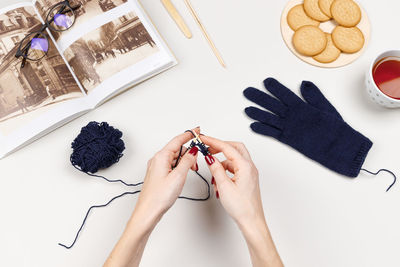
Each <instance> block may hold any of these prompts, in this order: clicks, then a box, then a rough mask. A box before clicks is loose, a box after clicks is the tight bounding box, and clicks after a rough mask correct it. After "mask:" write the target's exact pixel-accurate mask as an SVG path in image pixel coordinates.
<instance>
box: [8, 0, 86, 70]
mask: <svg viewBox="0 0 400 267" xmlns="http://www.w3.org/2000/svg"><path fill="white" fill-rule="evenodd" d="M80 7H81V6H80V5H78V6H74V7H72V6H71V4H70V2H69V0H64V1H62V2H60V3H58V4H55V5H54V6H53V7H52V8H51V9H50V11H49V12H48V14H47V16H46V20H45V24H43V25H42V27H41V28H40V29H39V30H38V31H35V32H32V33H30V34H28V35H27V36H25V38H24V39H22V41H21V42H20V44H19V47H18V50H17V52H16V54H15V57H16V58H20V57H22V58H23V59H22V63H21V68H23V67H24V66H25V64H26V61H27V60H29V61H39V60H41V59H42V58H44V57H45V56H46V55H47V53H48V51H49V39H48V37H47V35H46V34H44V32H45V30H46V29H47V28H49V29H50V30H52V31H56V32H63V31H66V30H68V29H70V28H71V27H72V25H74V23H75V18H76V16H75V10H77V9H78V8H80Z"/></svg>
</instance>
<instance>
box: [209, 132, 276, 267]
mask: <svg viewBox="0 0 400 267" xmlns="http://www.w3.org/2000/svg"><path fill="white" fill-rule="evenodd" d="M201 139H202V141H203V142H204V143H205V144H206V145H208V146H210V153H211V154H213V155H214V154H218V153H220V152H222V153H223V154H224V155H225V157H226V160H224V161H222V162H220V161H219V160H218V159H217V158H215V157H214V156H212V155H209V156H206V158H205V160H206V162H207V164H208V166H209V168H210V171H211V173H212V175H213V180H212V183H213V185H214V189H215V191H216V192H217V197H219V198H220V199H221V203H222V205H223V207H224V208H225V210H226V211H227V213H228V214H229V215H230V216H231V217H232V218H233V219H234V220H235V222H236V223H237V224H238V226H239V228H240V230H241V231H242V233H243V236H244V237H245V239H246V242H247V245H248V247H249V251H250V256H251V260H252V263H253V267H269V266H271V267H281V266H283V263H282V261H281V259H280V257H279V254H278V251H277V250H276V248H275V244H274V242H273V241H272V237H271V234H270V232H269V229H268V226H267V223H266V221H265V216H264V210H263V206H262V200H261V194H260V186H259V181H258V170H257V168H256V166H255V165H254V163H253V161H252V160H251V157H250V154H249V152H248V151H247V149H246V147H245V146H244V145H243V144H242V143H237V142H224V141H221V140H218V139H215V138H212V137H209V136H202V137H201ZM227 171H229V172H230V173H232V174H233V177H232V178H230V177H229V176H228V175H227V173H226V172H227Z"/></svg>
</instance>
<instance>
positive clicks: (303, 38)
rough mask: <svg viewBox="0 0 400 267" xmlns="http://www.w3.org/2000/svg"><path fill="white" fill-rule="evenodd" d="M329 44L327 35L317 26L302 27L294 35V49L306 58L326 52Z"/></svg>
mask: <svg viewBox="0 0 400 267" xmlns="http://www.w3.org/2000/svg"><path fill="white" fill-rule="evenodd" d="M327 42H328V40H327V39H326V35H325V33H324V32H323V31H322V30H321V29H320V28H318V27H316V26H311V25H306V26H303V27H300V28H299V29H298V30H297V31H296V32H295V33H294V35H293V45H294V48H295V49H296V51H297V52H299V53H300V54H302V55H305V56H315V55H318V54H320V53H321V52H322V51H324V49H325V47H326V44H327Z"/></svg>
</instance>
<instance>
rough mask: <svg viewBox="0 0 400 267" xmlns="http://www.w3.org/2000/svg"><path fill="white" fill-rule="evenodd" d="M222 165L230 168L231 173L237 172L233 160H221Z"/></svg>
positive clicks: (227, 168) (226, 168)
mask: <svg viewBox="0 0 400 267" xmlns="http://www.w3.org/2000/svg"><path fill="white" fill-rule="evenodd" d="M221 164H222V166H223V167H224V169H225V170H228V171H229V172H230V173H232V174H234V173H235V167H234V166H233V164H232V161H230V160H224V161H222V162H221Z"/></svg>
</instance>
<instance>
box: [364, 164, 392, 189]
mask: <svg viewBox="0 0 400 267" xmlns="http://www.w3.org/2000/svg"><path fill="white" fill-rule="evenodd" d="M361 170H362V171H364V172H367V173H369V174H371V175H374V176H377V175H378V174H379V173H381V172H387V173H389V174H391V175H392V176H393V183H392V184H391V185H390V186H389V187H388V188H387V189H386V192H388V191H389V190H390V189H391V188H392V187H393V186H394V184H395V183H396V181H397V177H396V175H395V174H394V173H393V172H392V171H389V170H388V169H380V170H379V171H377V172H371V171H369V170H366V169H361Z"/></svg>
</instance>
